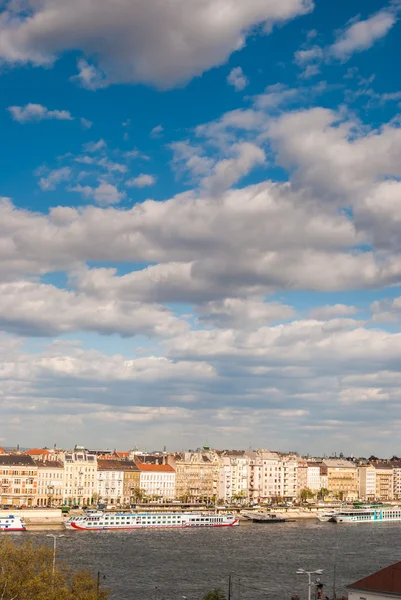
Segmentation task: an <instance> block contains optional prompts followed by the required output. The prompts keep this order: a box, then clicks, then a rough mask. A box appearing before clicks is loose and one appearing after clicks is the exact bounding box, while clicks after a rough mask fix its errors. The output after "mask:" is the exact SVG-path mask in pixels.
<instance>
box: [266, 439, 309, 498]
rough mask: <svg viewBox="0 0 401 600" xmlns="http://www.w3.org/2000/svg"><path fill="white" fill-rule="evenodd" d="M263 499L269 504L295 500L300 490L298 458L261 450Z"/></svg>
mask: <svg viewBox="0 0 401 600" xmlns="http://www.w3.org/2000/svg"><path fill="white" fill-rule="evenodd" d="M260 453H261V458H262V499H263V500H265V501H267V502H277V501H279V500H293V499H294V498H296V497H297V489H298V460H299V459H298V457H297V456H295V455H279V454H278V453H276V452H268V451H267V450H261V451H260Z"/></svg>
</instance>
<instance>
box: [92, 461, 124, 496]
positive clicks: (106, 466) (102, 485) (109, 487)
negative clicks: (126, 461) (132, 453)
mask: <svg viewBox="0 0 401 600" xmlns="http://www.w3.org/2000/svg"><path fill="white" fill-rule="evenodd" d="M96 481H97V486H96V494H97V500H98V502H101V503H103V504H112V505H114V504H116V505H120V504H122V503H124V469H123V466H122V461H121V460H116V459H112V458H107V459H102V458H98V459H97V473H96Z"/></svg>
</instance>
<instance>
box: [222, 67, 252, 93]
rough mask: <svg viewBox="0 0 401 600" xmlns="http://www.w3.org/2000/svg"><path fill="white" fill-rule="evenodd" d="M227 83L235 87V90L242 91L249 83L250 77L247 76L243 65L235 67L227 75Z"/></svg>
mask: <svg viewBox="0 0 401 600" xmlns="http://www.w3.org/2000/svg"><path fill="white" fill-rule="evenodd" d="M227 83H228V84H229V85H232V86H233V87H234V88H235V91H237V92H240V91H242V90H244V89H245V88H246V86H247V85H248V83H249V82H248V78H247V77H246V76H245V74H244V72H243V70H242V68H241V67H235V68H234V69H232V70H231V71H230V73H229V74H228V75H227Z"/></svg>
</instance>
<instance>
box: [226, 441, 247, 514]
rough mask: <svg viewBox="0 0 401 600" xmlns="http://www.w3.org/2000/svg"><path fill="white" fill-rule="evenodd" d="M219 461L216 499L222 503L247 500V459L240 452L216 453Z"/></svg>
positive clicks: (244, 454) (243, 453)
mask: <svg viewBox="0 0 401 600" xmlns="http://www.w3.org/2000/svg"><path fill="white" fill-rule="evenodd" d="M218 455H219V460H220V468H219V491H218V497H219V499H221V500H223V501H224V502H233V501H243V502H247V501H248V499H249V485H248V482H249V459H248V456H247V455H246V453H245V452H243V451H241V450H224V451H223V452H218Z"/></svg>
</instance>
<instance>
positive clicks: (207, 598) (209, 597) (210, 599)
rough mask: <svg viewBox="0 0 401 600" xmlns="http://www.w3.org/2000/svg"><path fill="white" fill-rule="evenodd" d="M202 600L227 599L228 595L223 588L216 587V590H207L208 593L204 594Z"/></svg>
mask: <svg viewBox="0 0 401 600" xmlns="http://www.w3.org/2000/svg"><path fill="white" fill-rule="evenodd" d="M202 600H227V597H226V595H225V593H224V592H223V590H222V589H220V588H216V589H215V590H211V591H210V592H207V594H205V595H204V596H203V598H202Z"/></svg>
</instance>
